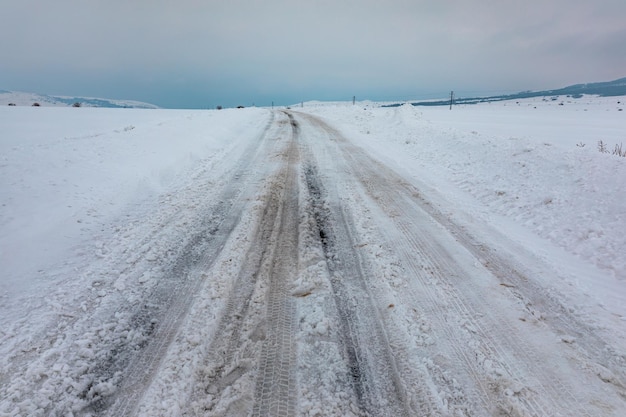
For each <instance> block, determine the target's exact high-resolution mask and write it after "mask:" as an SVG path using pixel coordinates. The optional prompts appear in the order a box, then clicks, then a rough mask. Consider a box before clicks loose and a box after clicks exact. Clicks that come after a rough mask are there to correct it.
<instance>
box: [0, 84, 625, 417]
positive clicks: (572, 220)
mask: <svg viewBox="0 0 626 417" xmlns="http://www.w3.org/2000/svg"><path fill="white" fill-rule="evenodd" d="M625 102H626V97H610V98H599V97H592V96H584V97H582V98H579V99H572V98H568V97H559V98H558V100H551V99H550V98H548V99H547V100H542V99H541V98H536V99H525V100H519V101H517V102H516V101H507V102H499V103H490V104H478V105H467V106H455V107H454V108H453V109H452V110H449V109H448V108H447V107H413V106H410V105H403V106H400V107H382V106H381V105H380V104H377V103H370V102H362V103H357V104H356V105H352V103H318V102H312V103H304V106H303V107H300V106H294V107H293V109H291V110H281V109H274V110H272V109H263V108H248V109H227V110H221V111H217V110H215V111H213V110H211V111H207V110H204V111H200V110H198V111H191V110H160V109H98V108H79V109H74V108H61V107H40V108H33V107H19V106H17V107H8V106H5V107H0V274H1V275H0V416H68V415H76V416H92V415H93V416H95V415H111V416H113V415H142V416H180V415H184V416H192V415H224V416H227V415H251V414H252V415H307V416H316V415H317V416H323V415H433V416H470V415H471V416H490V415H511V416H536V415H553V416H557V415H590V416H616V417H617V416H622V415H623V410H625V409H626V259H625V258H624V251H625V249H626V233H624V224H625V223H624V222H625V221H626V200H625V199H624V196H623V190H625V189H626V158H624V157H621V156H618V155H613V154H612V151H613V150H614V148H615V146H616V145H617V146H619V145H621V144H622V143H623V144H624V145H625V146H626V113H625V112H623V111H622V109H623V108H624V107H625V106H624V103H625ZM599 141H602V143H603V144H605V146H606V150H607V151H608V152H600V151H599V149H598V148H599V146H598V143H599ZM624 149H626V147H625V148H624Z"/></svg>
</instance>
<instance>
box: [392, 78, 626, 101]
mask: <svg viewBox="0 0 626 417" xmlns="http://www.w3.org/2000/svg"><path fill="white" fill-rule="evenodd" d="M584 94H588V95H597V96H601V97H613V96H626V78H620V79H619V80H615V81H607V82H599V83H589V84H575V85H570V86H569V87H564V88H559V89H557V90H543V91H522V92H520V93H516V94H507V95H500V96H489V97H467V98H466V97H460V98H455V99H454V104H476V103H488V102H493V101H504V100H517V99H523V98H531V97H551V96H570V97H572V98H580V97H582V96H583V95H584ZM411 104H412V105H414V106H447V105H449V104H450V100H449V99H448V100H438V101H421V102H416V103H411ZM400 105H401V104H391V105H389V106H386V107H396V106H400Z"/></svg>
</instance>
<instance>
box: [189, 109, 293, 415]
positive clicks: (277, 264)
mask: <svg viewBox="0 0 626 417" xmlns="http://www.w3.org/2000/svg"><path fill="white" fill-rule="evenodd" d="M288 124H289V122H288V121H287V120H286V118H285V119H281V120H280V121H279V125H280V126H281V128H280V129H279V131H278V135H277V140H278V141H279V142H280V143H283V144H284V149H283V150H282V151H280V153H279V155H278V158H279V163H280V164H281V168H280V169H279V172H278V173H277V174H276V176H275V177H273V178H271V179H269V180H268V190H267V192H266V193H265V195H264V197H263V198H264V201H265V203H264V206H263V209H262V213H261V216H260V220H259V223H258V225H257V228H256V229H255V232H254V233H253V238H252V240H251V242H250V245H249V249H248V251H247V254H246V261H245V263H244V265H243V266H242V268H241V270H240V272H239V274H238V276H237V279H236V282H235V284H234V285H233V289H232V294H231V295H230V296H229V299H228V302H227V304H226V308H225V310H224V312H223V314H222V315H221V319H220V322H219V325H218V328H217V330H216V332H215V336H214V337H213V341H212V342H211V344H210V347H209V349H208V354H207V356H206V358H205V360H204V365H203V366H201V367H200V373H199V374H198V376H197V378H196V387H195V389H194V391H193V393H192V395H191V398H190V401H189V403H190V409H189V411H188V412H187V413H186V414H185V415H205V414H209V415H248V414H250V413H251V414H252V415H259V416H266V415H272V416H274V415H275V416H288V415H293V414H294V409H295V404H296V403H295V398H296V397H295V384H296V382H295V375H294V372H293V364H294V362H295V354H296V353H295V349H294V342H293V340H292V338H293V335H294V333H295V329H294V327H295V326H294V317H295V311H294V309H295V305H294V303H293V302H292V300H291V297H290V295H289V294H288V293H287V286H288V284H289V282H290V281H291V279H292V278H293V276H294V275H295V274H296V271H295V268H297V265H298V263H297V261H298V255H297V250H298V187H297V163H298V152H297V146H296V144H295V138H294V130H295V127H293V126H292V127H288V126H287V125H288ZM239 386H241V387H240V389H239V388H237V387H239Z"/></svg>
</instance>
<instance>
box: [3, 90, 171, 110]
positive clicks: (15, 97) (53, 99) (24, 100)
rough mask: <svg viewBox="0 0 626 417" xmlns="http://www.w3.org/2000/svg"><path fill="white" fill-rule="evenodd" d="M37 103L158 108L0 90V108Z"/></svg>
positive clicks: (89, 98)
mask: <svg viewBox="0 0 626 417" xmlns="http://www.w3.org/2000/svg"><path fill="white" fill-rule="evenodd" d="M35 103H38V104H39V105H40V106H42V107H72V106H73V105H74V104H75V103H78V104H80V107H108V108H134V109H158V108H159V107H158V106H155V105H153V104H149V103H143V102H141V101H132V100H113V99H106V98H91V97H66V96H48V95H43V94H36V93H25V92H21V91H6V90H0V106H7V105H10V104H11V105H12V104H15V105H16V106H32V105H33V104H35Z"/></svg>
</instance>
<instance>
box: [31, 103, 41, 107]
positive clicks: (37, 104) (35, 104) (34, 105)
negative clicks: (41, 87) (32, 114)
mask: <svg viewBox="0 0 626 417" xmlns="http://www.w3.org/2000/svg"><path fill="white" fill-rule="evenodd" d="M40 106H41V104H39V103H33V107H40Z"/></svg>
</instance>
